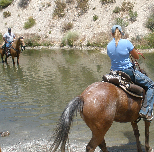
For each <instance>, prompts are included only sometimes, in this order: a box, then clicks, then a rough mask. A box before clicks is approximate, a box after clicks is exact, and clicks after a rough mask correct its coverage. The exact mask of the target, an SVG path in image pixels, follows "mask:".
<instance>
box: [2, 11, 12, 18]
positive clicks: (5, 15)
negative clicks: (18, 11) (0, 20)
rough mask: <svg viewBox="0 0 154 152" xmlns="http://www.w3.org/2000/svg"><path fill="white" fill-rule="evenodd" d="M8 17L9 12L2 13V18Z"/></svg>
mask: <svg viewBox="0 0 154 152" xmlns="http://www.w3.org/2000/svg"><path fill="white" fill-rule="evenodd" d="M9 16H11V12H9V11H6V12H3V17H4V18H7V17H9Z"/></svg>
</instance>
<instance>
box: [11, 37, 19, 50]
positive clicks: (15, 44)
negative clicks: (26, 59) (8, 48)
mask: <svg viewBox="0 0 154 152" xmlns="http://www.w3.org/2000/svg"><path fill="white" fill-rule="evenodd" d="M12 45H13V47H14V48H15V49H17V50H18V49H19V46H20V39H19V38H18V39H17V40H16V41H15V42H14V43H13V44H12Z"/></svg>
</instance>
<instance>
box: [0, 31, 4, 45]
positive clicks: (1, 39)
mask: <svg viewBox="0 0 154 152" xmlns="http://www.w3.org/2000/svg"><path fill="white" fill-rule="evenodd" d="M2 43H3V35H2V33H0V44H2Z"/></svg>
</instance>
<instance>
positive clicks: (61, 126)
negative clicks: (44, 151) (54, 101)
mask: <svg viewBox="0 0 154 152" xmlns="http://www.w3.org/2000/svg"><path fill="white" fill-rule="evenodd" d="M82 109H83V99H82V98H81V97H80V96H78V97H75V98H74V99H73V100H71V101H70V102H69V104H68V105H67V106H66V108H65V109H64V111H63V113H62V115H61V117H60V119H59V123H58V125H57V127H56V129H55V133H54V139H55V140H54V142H53V144H52V145H51V147H50V150H49V151H52V152H55V151H56V150H57V148H58V147H59V146H60V144H61V151H62V152H64V151H65V144H66V141H67V139H68V133H69V130H70V127H71V124H72V122H73V117H74V115H75V113H76V114H77V112H78V111H79V112H80V111H82Z"/></svg>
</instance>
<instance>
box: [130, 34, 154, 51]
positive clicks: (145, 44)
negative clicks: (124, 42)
mask: <svg viewBox="0 0 154 152" xmlns="http://www.w3.org/2000/svg"><path fill="white" fill-rule="evenodd" d="M132 42H133V44H134V45H135V46H136V47H137V48H140V49H151V48H154V33H150V34H147V35H146V36H144V37H140V36H137V37H136V38H132Z"/></svg>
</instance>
